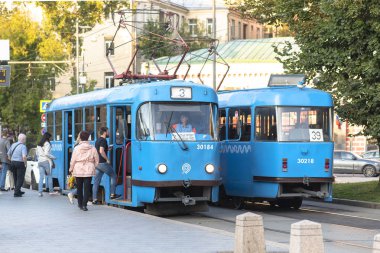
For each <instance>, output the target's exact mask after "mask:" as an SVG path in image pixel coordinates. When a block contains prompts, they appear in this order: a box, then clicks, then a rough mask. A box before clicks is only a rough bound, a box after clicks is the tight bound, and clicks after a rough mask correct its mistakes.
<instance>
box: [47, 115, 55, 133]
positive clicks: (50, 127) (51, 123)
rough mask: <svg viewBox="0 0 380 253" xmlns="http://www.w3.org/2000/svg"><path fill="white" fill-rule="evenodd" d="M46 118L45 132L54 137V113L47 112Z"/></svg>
mask: <svg viewBox="0 0 380 253" xmlns="http://www.w3.org/2000/svg"><path fill="white" fill-rule="evenodd" d="M46 117H47V131H48V132H49V133H50V134H51V136H54V113H53V112H49V113H46Z"/></svg>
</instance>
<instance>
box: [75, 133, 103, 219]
mask: <svg viewBox="0 0 380 253" xmlns="http://www.w3.org/2000/svg"><path fill="white" fill-rule="evenodd" d="M89 136H90V134H89V133H88V132H86V131H82V132H81V133H80V136H79V137H80V143H79V145H78V146H76V147H75V148H74V151H73V155H72V157H71V162H70V169H69V172H70V173H73V176H74V177H75V179H76V184H77V191H78V193H77V194H78V207H79V208H80V209H81V210H83V211H87V210H88V209H87V202H88V199H89V196H90V190H91V178H92V176H95V167H96V166H97V165H98V163H99V156H98V152H97V151H96V149H95V147H94V146H91V144H90V143H89V142H88V138H89Z"/></svg>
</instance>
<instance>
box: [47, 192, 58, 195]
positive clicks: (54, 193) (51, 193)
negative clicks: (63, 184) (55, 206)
mask: <svg viewBox="0 0 380 253" xmlns="http://www.w3.org/2000/svg"><path fill="white" fill-rule="evenodd" d="M49 194H50V195H58V194H59V192H49Z"/></svg>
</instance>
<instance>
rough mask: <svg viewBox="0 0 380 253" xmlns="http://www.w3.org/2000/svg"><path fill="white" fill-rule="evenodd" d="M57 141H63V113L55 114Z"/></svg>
mask: <svg viewBox="0 0 380 253" xmlns="http://www.w3.org/2000/svg"><path fill="white" fill-rule="evenodd" d="M55 140H56V141H61V140H62V112H61V111H58V112H55Z"/></svg>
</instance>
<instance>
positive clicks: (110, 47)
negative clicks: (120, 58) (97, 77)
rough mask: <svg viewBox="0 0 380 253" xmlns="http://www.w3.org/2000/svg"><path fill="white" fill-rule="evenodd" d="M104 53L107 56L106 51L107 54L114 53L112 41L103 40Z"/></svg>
mask: <svg viewBox="0 0 380 253" xmlns="http://www.w3.org/2000/svg"><path fill="white" fill-rule="evenodd" d="M104 43H105V54H104V55H106V56H107V52H108V55H115V49H114V45H113V43H112V41H111V40H106V41H105V42H104Z"/></svg>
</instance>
